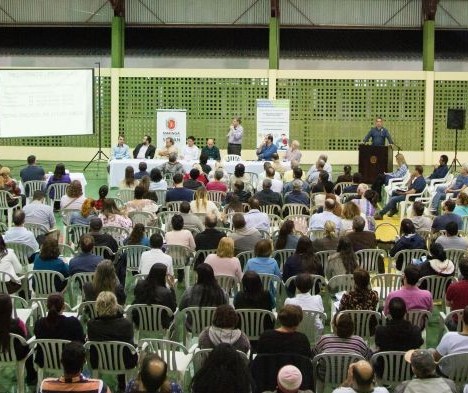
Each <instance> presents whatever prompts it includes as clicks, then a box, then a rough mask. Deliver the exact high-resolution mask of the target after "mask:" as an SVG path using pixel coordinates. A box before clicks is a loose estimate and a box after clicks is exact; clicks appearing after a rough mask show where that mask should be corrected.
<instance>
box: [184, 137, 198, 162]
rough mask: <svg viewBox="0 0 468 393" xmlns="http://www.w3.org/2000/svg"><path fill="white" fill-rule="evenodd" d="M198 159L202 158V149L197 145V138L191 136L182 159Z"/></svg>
mask: <svg viewBox="0 0 468 393" xmlns="http://www.w3.org/2000/svg"><path fill="white" fill-rule="evenodd" d="M198 157H200V149H199V148H198V147H197V146H196V145H195V137H193V136H189V137H188V138H187V144H186V145H185V146H184V148H183V149H182V153H181V155H180V158H181V159H183V160H186V161H196V160H198Z"/></svg>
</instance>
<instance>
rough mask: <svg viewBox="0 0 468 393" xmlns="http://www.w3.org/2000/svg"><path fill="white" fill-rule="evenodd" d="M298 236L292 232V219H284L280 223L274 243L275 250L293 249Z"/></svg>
mask: <svg viewBox="0 0 468 393" xmlns="http://www.w3.org/2000/svg"><path fill="white" fill-rule="evenodd" d="M298 240H299V236H297V235H296V234H295V233H294V221H293V220H286V221H284V222H283V224H282V225H281V228H280V230H279V232H278V238H277V239H276V243H275V250H285V249H286V250H291V249H295V248H296V246H297V242H298Z"/></svg>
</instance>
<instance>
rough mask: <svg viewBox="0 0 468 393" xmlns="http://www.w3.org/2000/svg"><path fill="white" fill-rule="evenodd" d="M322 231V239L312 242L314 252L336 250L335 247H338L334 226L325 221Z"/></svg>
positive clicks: (331, 222) (332, 223)
mask: <svg viewBox="0 0 468 393" xmlns="http://www.w3.org/2000/svg"><path fill="white" fill-rule="evenodd" d="M323 230H324V236H323V238H322V239H315V240H313V241H312V246H313V247H314V251H315V252H319V251H326V250H336V247H337V246H338V233H337V231H336V224H335V223H334V222H333V221H331V220H328V221H325V224H324V226H323Z"/></svg>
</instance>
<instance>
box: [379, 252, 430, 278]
mask: <svg viewBox="0 0 468 393" xmlns="http://www.w3.org/2000/svg"><path fill="white" fill-rule="evenodd" d="M428 255H429V251H427V250H423V249H422V248H415V249H411V250H401V251H398V252H397V253H396V254H395V255H394V256H393V258H392V260H393V263H389V264H388V273H391V269H392V267H393V266H392V265H394V266H395V269H396V263H397V261H398V258H399V257H401V258H402V259H403V261H402V262H403V263H402V265H401V269H400V271H404V270H405V268H406V266H408V265H409V264H411V263H412V262H413V259H420V258H421V257H422V256H428Z"/></svg>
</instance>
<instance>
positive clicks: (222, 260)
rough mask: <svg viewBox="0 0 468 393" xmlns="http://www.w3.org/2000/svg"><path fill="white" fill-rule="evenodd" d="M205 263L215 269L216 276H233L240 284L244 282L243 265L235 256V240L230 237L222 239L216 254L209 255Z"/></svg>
mask: <svg viewBox="0 0 468 393" xmlns="http://www.w3.org/2000/svg"><path fill="white" fill-rule="evenodd" d="M205 263H206V264H208V265H210V266H211V267H212V268H213V271H214V275H215V276H221V275H223V276H233V277H236V278H237V280H238V281H239V282H240V281H241V280H242V268H241V264H240V261H239V259H238V258H236V257H235V256H234V240H233V239H232V238H230V237H222V238H221V240H220V241H219V244H218V249H217V250H216V254H210V255H208V256H207V257H206V259H205Z"/></svg>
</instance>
